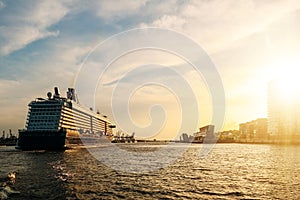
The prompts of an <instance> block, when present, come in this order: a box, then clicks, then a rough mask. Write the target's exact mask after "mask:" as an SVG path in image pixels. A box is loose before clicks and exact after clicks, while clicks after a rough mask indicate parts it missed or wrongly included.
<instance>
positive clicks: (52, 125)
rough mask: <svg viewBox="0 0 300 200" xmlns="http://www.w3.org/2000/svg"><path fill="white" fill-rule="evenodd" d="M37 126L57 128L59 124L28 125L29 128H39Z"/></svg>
mask: <svg viewBox="0 0 300 200" xmlns="http://www.w3.org/2000/svg"><path fill="white" fill-rule="evenodd" d="M37 128H43V129H46V128H51V129H56V128H57V124H46V123H45V124H39V125H28V126H27V129H37Z"/></svg>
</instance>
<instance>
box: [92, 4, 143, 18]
mask: <svg viewBox="0 0 300 200" xmlns="http://www.w3.org/2000/svg"><path fill="white" fill-rule="evenodd" d="M147 1H148V0H131V1H122V0H114V1H96V2H95V5H93V6H94V10H95V11H96V14H97V15H98V16H99V17H101V18H104V19H113V18H120V17H122V18H125V17H127V16H128V15H133V14H136V13H137V12H138V11H139V9H140V8H141V7H142V6H144V5H145V4H146V3H147Z"/></svg>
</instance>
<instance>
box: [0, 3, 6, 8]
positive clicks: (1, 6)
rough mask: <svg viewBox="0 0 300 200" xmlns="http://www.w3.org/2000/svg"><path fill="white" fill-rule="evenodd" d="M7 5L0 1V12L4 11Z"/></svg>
mask: <svg viewBox="0 0 300 200" xmlns="http://www.w3.org/2000/svg"><path fill="white" fill-rule="evenodd" d="M5 6H6V5H5V4H4V3H3V2H2V1H0V10H1V9H2V8H5Z"/></svg>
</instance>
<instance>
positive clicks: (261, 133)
mask: <svg viewBox="0 0 300 200" xmlns="http://www.w3.org/2000/svg"><path fill="white" fill-rule="evenodd" d="M267 130H268V120H267V119H266V118H259V119H256V120H253V121H250V122H246V123H242V124H240V126H239V131H240V133H239V137H238V141H239V142H265V141H267V140H268V131H267Z"/></svg>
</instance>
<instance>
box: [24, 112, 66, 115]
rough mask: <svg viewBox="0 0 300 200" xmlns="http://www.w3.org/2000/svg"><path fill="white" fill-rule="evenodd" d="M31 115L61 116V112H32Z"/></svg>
mask: <svg viewBox="0 0 300 200" xmlns="http://www.w3.org/2000/svg"><path fill="white" fill-rule="evenodd" d="M30 115H60V112H31V113H30Z"/></svg>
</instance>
